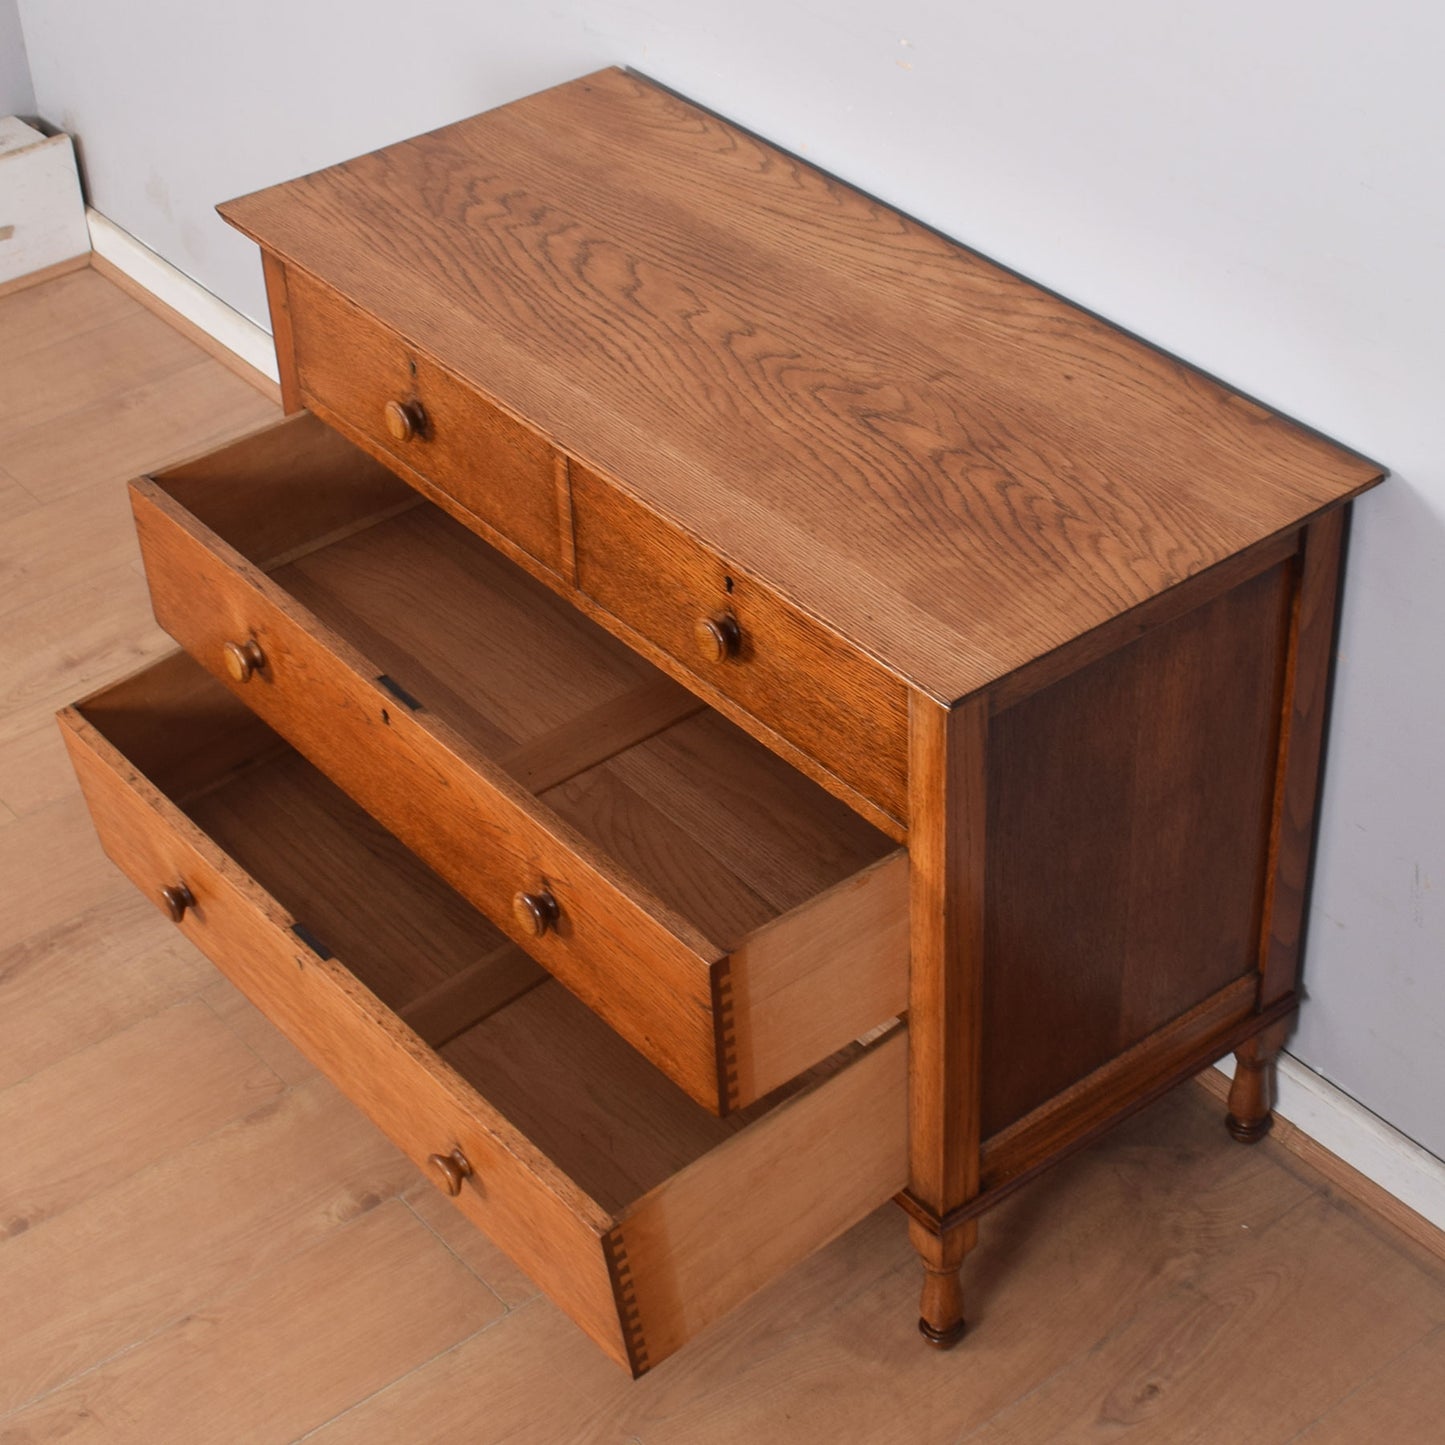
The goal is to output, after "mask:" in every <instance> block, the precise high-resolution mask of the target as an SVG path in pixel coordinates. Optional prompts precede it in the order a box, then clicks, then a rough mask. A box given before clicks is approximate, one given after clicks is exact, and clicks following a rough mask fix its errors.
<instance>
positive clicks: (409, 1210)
mask: <svg viewBox="0 0 1445 1445" xmlns="http://www.w3.org/2000/svg"><path fill="white" fill-rule="evenodd" d="M417 1178H418V1181H419V1182H420V1181H421V1175H420V1174H418V1176H417ZM414 1187H415V1186H414V1185H408V1186H407V1187H406V1189H403V1190H400V1191H398V1193H397V1196H396V1197H397V1198H398V1199H400V1200H401V1202H402V1203H403V1204H404V1205H405V1206H406V1210H407V1213H408V1214H410V1215H411V1217H412V1218H413V1219H414V1220H416V1222H417V1223H418V1224H420V1225H421V1226H422V1228H423V1229H425V1230H426V1232H427V1233H428V1234H429V1235H431V1237H432V1238H433V1239H434V1240H436V1242H437V1243H438V1244H439V1245H441V1247H442V1248H443V1249H444V1250H446V1252H447V1253H448V1254H449V1255H451V1257H452V1258H453V1259H454V1260H456V1262H457V1263H458V1264H459V1265H461V1267H462V1268H463V1269H464V1270H466V1272H467V1273H468V1274H469V1275H471V1276H472V1278H473V1279H475V1280H476V1281H477V1282H478V1283H479V1284H480V1285H482V1286H483V1287H484V1288H485V1289H486V1291H487V1293H488V1294H489V1295H491V1297H492V1298H493V1299H494V1300H496V1302H497V1303H498V1304H499V1305H501V1307H502V1314H503V1315H506V1314H509V1313H510V1312H511V1306H510V1305H508V1304H507V1302H506V1300H504V1299H503V1298H502V1297H501V1295H499V1294H498V1293H497V1292H496V1290H494V1289H493V1288H492V1286H491V1282H490V1281H489V1280H488V1279H486V1277H485V1276H483V1275H482V1274H480V1273H478V1272H477V1271H476V1270H475V1269H473V1268H472V1266H471V1265H470V1264H469V1263H468V1262H467V1261H466V1260H464V1259H463V1258H462V1257H461V1255H459V1254H458V1253H457V1252H456V1250H454V1249H453V1248H452V1247H451V1245H450V1243H448V1241H447V1240H445V1239H443V1238H442V1237H441V1235H440V1234H438V1233H437V1231H436V1230H435V1229H433V1228H432V1227H431V1224H430V1223H429V1222H428V1221H427V1220H425V1219H423V1218H422V1216H421V1215H420V1214H418V1213H417V1211H416V1210H415V1209H413V1208H412V1204H411V1200H410V1199H408V1198H407V1197H406V1196H407V1194H408V1193H409V1192H410V1190H411V1189H413V1188H414Z"/></svg>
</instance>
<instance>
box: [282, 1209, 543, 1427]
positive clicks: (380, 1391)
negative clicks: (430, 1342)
mask: <svg viewBox="0 0 1445 1445" xmlns="http://www.w3.org/2000/svg"><path fill="white" fill-rule="evenodd" d="M413 1212H414V1211H413ZM421 1222H422V1223H423V1224H425V1223H426V1221H425V1220H422V1221H421ZM443 1243H445V1241H443ZM473 1272H474V1273H475V1271H473ZM483 1283H485V1281H483ZM488 1288H490V1286H488ZM539 1303H545V1301H543V1299H542V1296H541V1295H539V1294H536V1295H533V1296H532V1297H531V1298H530V1299H527V1300H524V1301H523V1302H522V1303H521V1304H519V1305H513V1306H512V1307H511V1308H510V1309H507V1308H506V1307H505V1306H504V1307H503V1310H502V1313H501V1314H499V1315H498V1316H497V1317H496V1318H495V1319H491V1320H488V1321H487V1322H486V1324H484V1325H482V1326H481V1327H480V1328H479V1329H475V1330H473V1331H472V1332H471V1334H469V1335H464V1336H463V1337H462V1338H461V1339H459V1340H457V1341H456V1343H455V1344H451V1345H448V1346H447V1348H446V1349H444V1350H438V1351H437V1352H436V1354H434V1355H432V1356H431V1357H430V1358H429V1359H426V1360H423V1361H422V1362H421V1364H419V1365H414V1366H413V1367H412V1368H411V1369H410V1370H407V1371H406V1372H405V1373H404V1374H401V1375H398V1376H397V1377H396V1379H394V1380H388V1381H387V1382H386V1384H384V1385H380V1386H378V1387H377V1388H376V1389H375V1390H373V1391H372V1392H371V1393H370V1394H369V1395H363V1396H362V1397H361V1398H360V1399H359V1400H353V1401H352V1403H351V1404H349V1405H348V1406H347V1407H346V1408H345V1409H344V1410H340V1411H338V1412H337V1413H336V1414H335V1415H333V1416H332V1417H331V1418H330V1419H329V1420H323V1421H322V1422H321V1423H320V1424H319V1425H316V1426H313V1427H312V1428H311V1429H310V1430H308V1431H306V1433H305V1434H304V1435H297V1436H295V1437H294V1438H293V1439H291V1440H289V1441H288V1442H287V1445H303V1442H305V1441H307V1440H310V1439H311V1438H312V1437H313V1436H315V1435H319V1434H320V1433H321V1432H322V1431H323V1430H328V1429H330V1428H331V1426H333V1425H335V1424H336V1423H337V1422H338V1421H341V1420H344V1419H346V1417H347V1416H348V1415H352V1414H355V1412H356V1411H357V1410H359V1409H361V1407H362V1406H363V1405H366V1404H369V1403H370V1402H371V1401H372V1400H375V1399H378V1398H379V1397H380V1396H382V1395H385V1394H386V1393H387V1392H388V1391H391V1390H395V1389H398V1388H399V1387H400V1386H401V1385H402V1384H404V1383H405V1382H406V1381H407V1380H409V1379H411V1378H412V1376H413V1375H416V1374H419V1373H420V1372H421V1371H422V1370H429V1369H430V1368H431V1367H432V1366H433V1365H434V1364H436V1362H437V1361H438V1360H444V1359H446V1357H447V1356H448V1355H452V1354H455V1353H456V1352H457V1351H458V1350H460V1349H463V1348H464V1347H465V1346H467V1345H469V1344H471V1342H472V1341H473V1340H475V1339H477V1338H478V1337H480V1336H481V1335H485V1334H487V1333H489V1332H490V1331H491V1330H494V1329H496V1328H497V1327H498V1326H499V1325H502V1324H505V1323H506V1322H507V1321H508V1320H509V1319H511V1318H512V1317H513V1316H514V1315H517V1314H519V1313H520V1312H521V1311H522V1310H525V1309H530V1308H531V1307H532V1306H533V1305H536V1304H539Z"/></svg>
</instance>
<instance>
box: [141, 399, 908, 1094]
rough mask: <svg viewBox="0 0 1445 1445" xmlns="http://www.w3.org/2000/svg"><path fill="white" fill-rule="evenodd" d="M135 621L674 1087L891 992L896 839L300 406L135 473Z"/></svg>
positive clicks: (793, 1046) (802, 1056) (757, 1087)
mask: <svg viewBox="0 0 1445 1445" xmlns="http://www.w3.org/2000/svg"><path fill="white" fill-rule="evenodd" d="M133 499H134V505H135V512H136V520H137V527H138V530H139V534H140V539H141V549H142V553H143V555H144V558H145V564H146V571H147V576H148V578H149V581H150V586H151V595H152V600H153V602H154V606H155V611H156V616H157V619H158V620H159V621H160V623H161V625H162V626H163V627H165V628H166V629H167V631H169V632H170V633H171V634H172V636H174V637H175V638H176V639H177V641H179V642H180V643H181V644H182V645H183V646H184V647H185V648H186V649H187V650H188V651H189V652H191V653H192V655H193V656H194V657H196V658H197V659H198V660H199V661H200V662H201V663H202V665H203V666H205V667H206V668H207V669H208V670H210V671H211V672H212V673H213V674H214V675H215V676H216V677H217V678H218V679H219V680H221V681H222V682H223V683H224V684H225V685H226V686H227V687H228V688H230V689H231V691H232V692H233V694H234V695H235V696H236V697H237V698H238V699H240V700H241V701H243V702H244V703H245V704H246V705H247V706H248V707H249V708H251V709H252V710H253V711H254V712H256V713H257V714H258V715H259V716H261V717H262V718H264V719H265V720H266V721H267V722H268V723H270V724H271V725H272V726H273V727H274V728H275V729H276V730H277V732H279V733H280V734H282V735H283V736H284V737H286V738H287V739H288V740H289V741H290V742H291V743H292V744H293V745H294V746H295V747H297V748H298V749H299V750H300V751H301V752H302V753H304V754H305V755H306V756H307V757H308V758H309V759H310V760H311V761H312V762H313V763H314V764H315V765H316V766H318V767H319V768H320V769H321V770H322V771H323V772H325V773H326V774H328V775H329V776H330V777H331V778H332V779H333V780H334V781H335V782H337V783H338V784H339V785H340V786H341V787H342V788H344V789H345V790H346V792H347V793H348V794H350V795H351V796H352V797H353V798H355V799H356V800H357V801H358V802H360V803H361V804H362V805H363V806H364V807H365V808H366V809H367V811H368V812H370V813H371V814H372V815H373V816H374V817H376V818H377V819H379V820H380V821H381V822H382V823H383V824H385V825H386V827H388V828H389V829H390V830H391V831H392V832H393V833H395V834H397V836H398V837H400V838H401V839H402V840H403V841H404V842H405V843H406V844H407V846H408V847H410V848H411V849H412V850H413V851H414V852H416V853H417V854H419V855H420V856H421V857H423V858H424V859H425V860H426V861H427V862H428V863H429V864H430V865H431V866H432V867H433V868H435V869H436V870H437V872H438V873H440V874H441V875H442V876H443V877H445V878H446V879H447V881H448V882H449V883H450V884H451V885H452V886H453V887H454V888H455V889H456V890H457V891H458V892H460V893H461V894H462V895H464V896H465V897H466V898H467V899H468V900H470V901H471V902H472V903H473V904H474V905H475V906H476V907H478V908H480V909H481V910H482V911H483V912H485V913H486V914H487V915H488V916H489V917H490V918H491V919H492V920H493V922H494V923H495V924H496V925H497V926H498V927H500V928H501V929H502V930H503V931H504V932H505V933H507V934H508V935H509V936H510V937H511V938H513V939H514V940H515V941H516V942H517V943H519V944H520V945H521V946H522V947H523V948H525V949H526V950H527V952H528V953H530V954H531V956H532V957H534V958H535V959H536V960H537V961H538V962H540V963H541V964H542V965H544V966H545V967H546V968H547V969H548V970H550V971H551V972H552V973H553V974H554V975H555V976H556V977H557V978H558V979H560V980H561V981H562V982H563V983H565V984H566V985H567V987H568V988H569V989H571V990H572V991H573V992H574V993H575V994H576V995H577V996H578V997H579V998H580V999H582V1000H583V1002H585V1003H586V1004H587V1005H588V1006H589V1007H590V1008H592V1009H593V1010H595V1011H596V1012H597V1013H598V1014H599V1015H600V1016H601V1017H602V1018H603V1019H605V1020H606V1021H607V1023H608V1024H610V1025H611V1026H612V1027H613V1028H614V1029H616V1030H617V1031H618V1032H619V1033H620V1034H622V1036H623V1037H624V1038H626V1039H627V1040H628V1041H629V1042H630V1043H631V1044H633V1045H634V1046H635V1047H636V1048H637V1049H638V1050H640V1051H641V1052H642V1053H643V1054H645V1055H646V1056H647V1057H648V1058H649V1059H651V1060H652V1061H653V1063H655V1064H656V1065H657V1066H658V1067H659V1068H661V1069H663V1070H664V1071H665V1072H666V1073H667V1074H668V1075H669V1076H670V1077H671V1078H672V1079H673V1080H674V1081H675V1082H676V1083H677V1084H678V1085H679V1086H680V1087H681V1088H683V1089H684V1090H685V1091H686V1092H687V1093H689V1094H690V1095H691V1096H692V1097H693V1098H694V1099H696V1100H698V1101H699V1102H700V1103H702V1104H704V1105H705V1106H707V1107H708V1108H710V1109H713V1110H715V1111H717V1112H718V1113H726V1112H727V1111H729V1110H733V1109H738V1108H741V1107H744V1106H745V1105H747V1104H748V1103H750V1102H752V1101H753V1100H755V1099H757V1098H760V1097H761V1096H762V1095H764V1094H766V1093H768V1092H769V1091H770V1090H771V1089H773V1088H775V1087H777V1086H778V1085H779V1084H781V1083H783V1082H785V1081H786V1080H788V1079H790V1078H792V1077H794V1076H795V1075H796V1074H798V1073H799V1072H801V1071H802V1070H804V1069H806V1068H809V1067H810V1066H812V1065H813V1064H815V1063H816V1062H818V1060H820V1059H822V1058H825V1057H827V1056H828V1055H829V1054H830V1053H832V1052H833V1051H834V1050H835V1049H837V1048H839V1047H841V1046H842V1045H843V1044H845V1043H846V1042H847V1041H848V1040H849V1039H851V1038H855V1037H857V1036H858V1035H860V1034H862V1033H863V1032H865V1031H866V1030H868V1029H870V1028H872V1027H874V1026H876V1025H878V1024H881V1023H883V1022H884V1021H886V1020H887V1019H889V1018H891V1017H894V1016H896V1015H897V1014H899V1013H901V1012H902V1011H903V1009H904V1008H905V1007H906V996H907V971H908V970H907V957H908V916H907V866H908V860H907V855H906V853H905V852H904V851H903V850H901V849H899V848H897V847H896V846H895V845H894V844H893V843H892V841H891V840H890V839H888V838H887V837H886V836H884V835H883V834H882V833H880V832H878V831H877V830H876V829H874V828H872V827H871V826H870V825H869V824H867V823H865V822H864V821H863V820H862V819H860V818H859V817H857V816H856V815H855V814H854V813H853V812H851V811H850V810H849V809H848V808H847V807H846V806H845V805H843V804H842V803H840V802H839V801H838V800H836V799H835V798H833V797H831V796H830V795H829V794H828V793H826V792H824V790H823V789H821V788H820V787H818V786H817V785H816V784H815V783H813V782H812V781H811V780H809V779H807V778H805V777H804V776H802V775H801V774H800V773H798V772H796V771H795V770H794V769H792V768H790V767H788V766H787V765H786V764H785V763H783V762H782V761H781V760H780V759H778V758H777V757H775V756H774V755H773V754H772V753H770V752H769V751H768V750H767V749H766V748H764V747H762V746H761V744H759V743H757V742H755V741H753V740H752V739H751V738H750V737H748V736H747V735H746V734H745V733H743V732H742V731H741V730H740V729H738V728H736V727H734V726H733V725H732V724H731V723H729V722H727V721H726V720H725V719H723V718H722V717H720V716H719V715H717V714H716V713H714V712H712V711H710V710H709V709H707V708H705V707H704V706H703V705H702V704H701V703H699V702H698V700H697V699H696V698H695V697H693V696H692V695H691V694H690V693H688V692H687V691H686V690H684V689H683V688H681V687H679V686H678V685H677V684H676V683H674V682H672V681H671V680H670V679H668V678H667V677H665V676H663V675H662V674H660V673H659V672H658V671H657V670H656V669H654V668H653V667H651V666H650V665H649V664H648V663H646V662H644V661H643V660H642V659H640V658H638V657H637V656H636V655H635V654H634V653H632V652H631V651H630V650H629V649H627V648H626V647H624V646H623V645H622V644H621V643H619V642H618V641H616V640H615V639H614V638H613V637H611V636H610V635H609V634H608V633H606V632H604V631H603V630H602V629H601V628H599V627H597V626H596V625H595V624H593V623H591V622H589V621H588V620H587V619H586V618H584V617H582V616H581V615H580V614H579V613H577V612H576V611H575V610H574V609H573V608H571V607H569V606H568V605H567V604H566V603H565V602H564V601H562V600H561V599H560V598H558V597H557V596H556V595H555V594H554V593H553V592H551V591H550V590H549V589H548V588H546V587H545V586H543V585H542V584H541V583H539V582H537V581H536V580H534V579H533V578H532V577H530V576H529V575H527V574H526V573H525V572H524V571H522V570H521V569H520V568H518V567H516V566H514V565H513V564H511V563H510V562H508V561H507V560H506V559H505V558H504V557H502V556H501V555H500V554H499V553H497V552H496V551H495V550H494V549H492V548H491V547H489V546H488V545H487V544H486V543H485V542H483V541H482V540H481V539H480V538H479V537H477V536H476V535H475V534H474V533H473V532H471V531H469V530H468V529H466V528H465V527H462V526H461V525H459V524H458V523H456V522H455V521H453V520H452V519H451V518H450V517H448V516H446V515H445V514H443V513H442V512H440V511H439V510H438V509H437V508H435V507H433V506H431V505H430V504H429V503H427V502H426V501H424V500H423V499H421V498H420V497H418V496H416V495H415V494H414V493H412V492H411V491H410V490H409V489H408V488H407V487H405V486H404V485H402V484H401V483H400V482H398V481H397V480H396V479H395V478H394V477H392V476H391V475H390V474H389V473H388V472H387V471H386V470H385V469H384V468H383V467H381V466H378V465H376V464H375V463H373V462H372V461H370V460H369V459H368V458H367V457H365V456H363V455H362V454H360V453H359V452H358V451H357V450H356V449H355V448H354V447H352V446H351V445H350V444H349V443H347V442H346V441H345V440H344V439H343V438H341V437H340V436H338V435H337V434H336V433H335V432H333V431H331V430H330V429H329V428H327V427H325V426H324V425H322V423H320V422H319V421H318V420H317V419H316V418H314V417H312V416H309V415H306V414H302V415H300V416H298V417H295V418H293V419H291V420H290V421H287V422H283V423H281V424H280V425H279V426H276V427H273V428H270V429H268V430H266V431H264V432H261V433H257V434H256V435H254V436H253V437H251V438H248V439H246V440H244V441H242V442H239V443H236V444H233V445H232V446H229V447H226V448H223V449H222V450H220V451H218V452H215V453H213V454H211V455H210V456H208V457H205V458H201V459H199V460H198V461H195V462H192V463H188V464H185V465H183V466H180V467H177V468H174V469H172V470H171V471H169V472H167V473H164V474H162V475H160V476H158V477H156V478H154V479H150V480H146V481H142V482H138V483H136V484H135V486H134V488H133Z"/></svg>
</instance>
